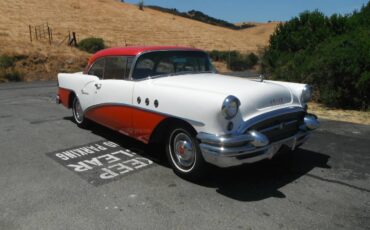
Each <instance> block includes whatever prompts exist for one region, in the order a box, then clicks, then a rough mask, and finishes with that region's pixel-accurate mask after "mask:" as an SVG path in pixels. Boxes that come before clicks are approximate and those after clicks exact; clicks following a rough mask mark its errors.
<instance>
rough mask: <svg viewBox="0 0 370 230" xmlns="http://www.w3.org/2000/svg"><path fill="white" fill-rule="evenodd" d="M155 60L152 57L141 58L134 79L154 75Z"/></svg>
mask: <svg viewBox="0 0 370 230" xmlns="http://www.w3.org/2000/svg"><path fill="white" fill-rule="evenodd" d="M153 70H154V61H153V60H152V59H150V58H145V59H141V60H139V61H138V63H137V64H136V66H135V71H134V76H133V77H134V79H142V78H146V77H150V76H152V75H153Z"/></svg>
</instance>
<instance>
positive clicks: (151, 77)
mask: <svg viewBox="0 0 370 230" xmlns="http://www.w3.org/2000/svg"><path fill="white" fill-rule="evenodd" d="M168 51H174V52H179V51H182V52H195V51H196V52H200V53H204V54H205V55H206V56H207V57H208V60H209V63H210V67H211V69H212V70H210V71H209V72H210V73H216V71H215V68H214V66H213V65H212V61H211V59H210V57H209V55H208V53H207V52H205V51H202V50H184V49H170V50H169V49H163V50H148V51H143V52H141V53H138V54H137V55H136V56H135V58H134V60H133V62H132V66H131V70H130V74H129V78H128V80H130V81H145V80H150V79H155V78H159V77H169V76H171V74H166V75H157V76H150V77H146V78H141V79H134V78H133V77H132V75H133V73H134V68H135V66H136V63H137V61H138V59H139V58H140V57H141V56H142V55H144V54H148V53H155V52H168ZM207 72H208V71H207ZM195 74H196V73H195Z"/></svg>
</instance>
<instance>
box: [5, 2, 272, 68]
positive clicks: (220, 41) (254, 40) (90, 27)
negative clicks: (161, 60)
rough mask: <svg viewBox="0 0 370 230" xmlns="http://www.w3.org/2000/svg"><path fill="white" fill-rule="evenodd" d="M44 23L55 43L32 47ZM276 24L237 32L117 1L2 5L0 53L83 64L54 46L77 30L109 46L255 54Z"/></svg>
mask: <svg viewBox="0 0 370 230" xmlns="http://www.w3.org/2000/svg"><path fill="white" fill-rule="evenodd" d="M46 22H47V23H48V24H49V25H50V26H51V28H52V29H53V35H54V43H55V44H53V45H51V46H50V45H47V44H45V43H40V42H33V43H31V42H30V40H29V28H28V25H38V24H42V23H46ZM276 24H277V23H269V24H262V25H258V26H256V27H253V28H250V29H246V30H240V31H235V30H230V29H226V28H222V27H217V26H212V25H209V24H205V23H202V22H198V21H195V20H191V19H187V18H183V17H179V16H174V15H171V14H167V13H163V12H159V11H156V10H152V9H148V8H145V10H144V11H140V10H139V9H138V8H137V6H135V5H130V4H125V3H120V2H118V1H115V0H63V1H62V0H27V1H24V0H1V1H0V54H1V53H17V54H25V53H35V52H36V53H38V54H42V55H44V56H46V58H47V57H51V56H53V57H63V56H64V55H66V56H68V57H71V58H73V57H77V56H78V57H81V56H82V57H83V58H84V60H85V59H86V57H87V56H88V55H87V54H84V53H82V52H80V51H77V50H75V49H70V48H67V47H66V46H65V45H61V46H57V45H56V44H58V43H60V42H61V41H62V40H63V39H64V38H65V36H66V35H67V33H68V31H75V32H76V33H77V36H78V39H82V38H86V37H90V36H95V37H102V38H103V39H104V40H105V41H106V43H107V45H108V46H124V45H125V44H128V45H164V44H165V45H185V46H193V47H198V48H202V49H205V50H212V49H217V50H229V49H231V50H239V51H241V52H257V51H258V50H259V49H261V48H262V47H264V46H265V45H266V44H267V42H268V40H269V36H270V34H271V33H272V32H273V31H274V29H275V27H276ZM49 60H50V58H49ZM74 61H76V60H72V61H70V62H74ZM81 65H82V64H81ZM51 72H52V71H51Z"/></svg>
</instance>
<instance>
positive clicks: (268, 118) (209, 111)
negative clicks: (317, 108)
mask: <svg viewBox="0 0 370 230" xmlns="http://www.w3.org/2000/svg"><path fill="white" fill-rule="evenodd" d="M58 83H59V92H58V96H57V101H58V102H59V103H62V104H63V105H64V106H66V107H67V108H72V111H73V117H74V119H75V121H76V123H77V124H78V125H79V126H85V125H86V124H87V122H88V121H94V122H96V123H99V124H101V125H103V126H106V127H109V128H111V129H113V130H116V131H118V132H120V133H122V134H125V135H127V136H130V137H133V138H135V139H137V140H139V141H142V142H144V143H156V142H163V143H165V144H166V154H167V157H168V159H169V161H170V163H171V166H172V167H173V169H174V171H175V172H176V173H177V174H179V175H181V176H184V177H188V178H196V177H198V176H201V175H202V174H203V172H204V171H203V170H204V169H205V168H206V166H207V163H210V164H214V165H217V166H219V167H229V166H236V165H240V164H243V163H252V162H257V161H260V160H263V159H266V158H269V159H270V158H272V157H273V156H274V155H275V154H276V153H277V152H278V151H279V150H280V149H281V147H282V146H286V147H288V148H289V149H291V150H294V149H296V148H297V147H299V146H300V145H302V144H303V143H304V142H305V141H306V140H307V138H308V136H309V134H310V131H311V130H314V129H316V128H317V127H318V126H319V123H318V121H317V117H316V116H314V115H310V114H307V112H306V110H307V106H306V103H307V102H308V101H309V100H310V98H311V89H310V87H309V86H307V85H305V84H297V83H288V82H277V81H267V80H263V79H246V78H239V77H232V76H225V75H220V74H217V73H216V72H215V69H214V68H213V66H212V64H211V61H210V59H209V57H208V55H207V54H206V53H205V52H203V51H202V50H199V49H193V48H184V47H164V46H151V47H126V48H112V49H106V50H102V51H99V52H97V53H96V54H95V55H93V56H92V57H91V59H90V60H89V62H88V65H87V67H86V69H85V71H84V72H83V73H74V74H65V73H61V74H58Z"/></svg>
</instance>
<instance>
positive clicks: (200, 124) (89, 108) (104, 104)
mask: <svg viewBox="0 0 370 230" xmlns="http://www.w3.org/2000/svg"><path fill="white" fill-rule="evenodd" d="M103 106H124V107H130V108H133V109H138V110H142V111H145V112H150V113H155V114H159V115H163V116H166V117H172V118H177V119H181V120H184V121H187V122H189V123H190V124H192V125H194V126H200V127H202V126H205V124H204V123H202V122H200V121H195V120H192V119H188V118H184V117H179V116H174V115H171V114H168V113H162V112H158V111H155V110H150V109H145V108H142V107H137V106H134V105H130V104H125V103H102V104H98V105H92V106H90V107H88V108H86V109H85V110H84V116H86V113H87V112H88V111H89V110H91V109H94V108H97V107H103Z"/></svg>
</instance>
